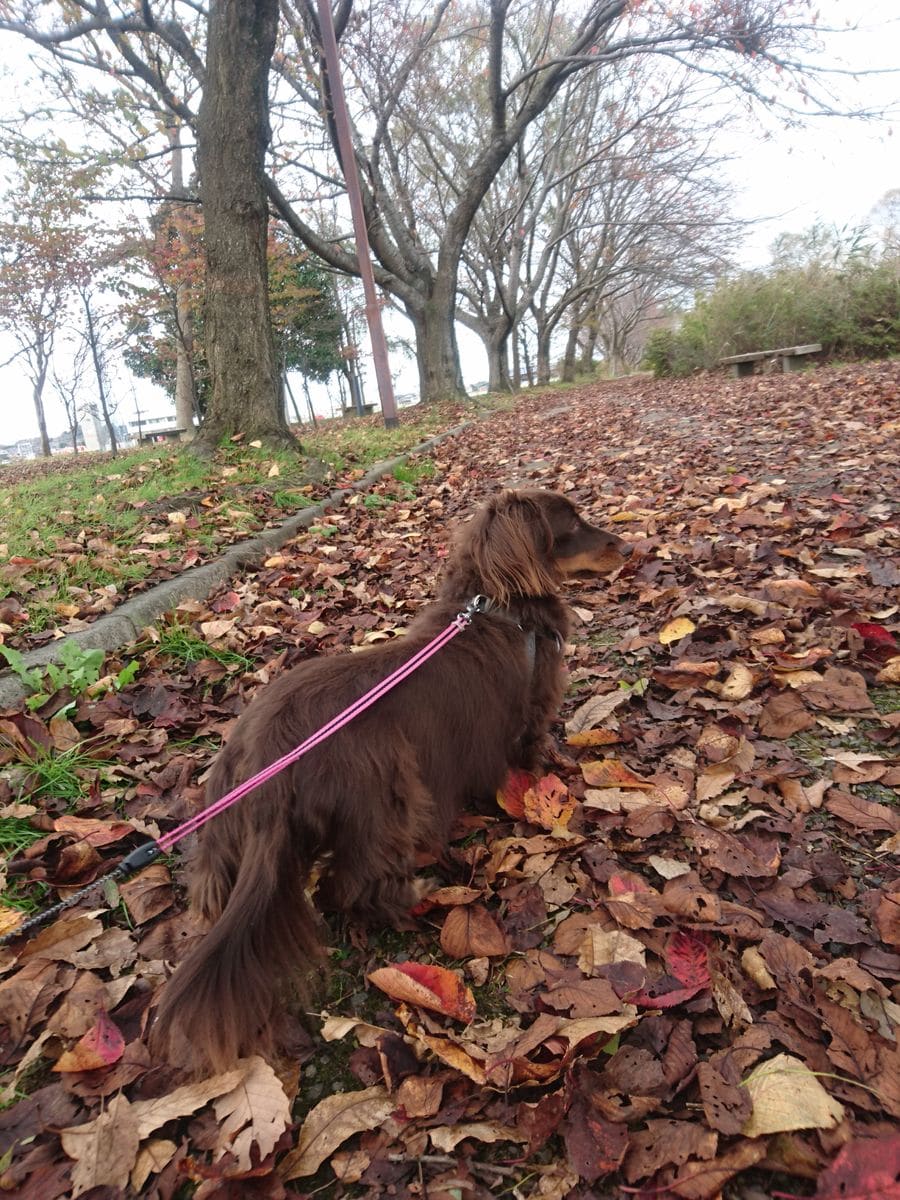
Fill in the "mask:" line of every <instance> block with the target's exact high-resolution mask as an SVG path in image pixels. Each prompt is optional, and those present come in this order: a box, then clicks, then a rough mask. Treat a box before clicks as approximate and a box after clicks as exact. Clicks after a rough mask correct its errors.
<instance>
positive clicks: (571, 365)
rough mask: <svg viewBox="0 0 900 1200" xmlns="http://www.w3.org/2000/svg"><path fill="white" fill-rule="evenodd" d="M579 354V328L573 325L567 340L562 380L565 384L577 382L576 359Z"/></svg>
mask: <svg viewBox="0 0 900 1200" xmlns="http://www.w3.org/2000/svg"><path fill="white" fill-rule="evenodd" d="M577 354H578V326H577V325H573V326H572V327H571V328H570V330H569V336H568V338H567V339H566V352H565V354H564V355H563V368H562V379H563V382H564V383H574V382H575V357H576V355H577Z"/></svg>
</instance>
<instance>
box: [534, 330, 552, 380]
mask: <svg viewBox="0 0 900 1200" xmlns="http://www.w3.org/2000/svg"><path fill="white" fill-rule="evenodd" d="M552 333H553V330H552V329H550V328H549V327H548V326H544V325H538V331H537V381H538V387H543V386H544V385H545V384H548V383H549V382H550V337H551V335H552Z"/></svg>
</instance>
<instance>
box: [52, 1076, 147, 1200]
mask: <svg viewBox="0 0 900 1200" xmlns="http://www.w3.org/2000/svg"><path fill="white" fill-rule="evenodd" d="M59 1136H60V1141H61V1143H62V1148H63V1150H65V1152H66V1154H68V1156H69V1158H74V1159H75V1166H74V1167H73V1168H72V1196H73V1197H76V1196H80V1195H82V1194H83V1193H84V1192H89V1191H90V1190H91V1189H92V1188H96V1187H112V1188H120V1189H124V1188H125V1186H126V1185H127V1183H128V1177H129V1175H130V1174H131V1170H132V1168H133V1167H134V1164H135V1160H136V1158H137V1153H138V1147H139V1145H140V1136H139V1133H138V1124H137V1119H136V1117H135V1114H134V1113H133V1112H132V1108H131V1104H130V1103H129V1102H128V1100H127V1099H126V1098H125V1097H124V1096H113V1098H112V1099H111V1100H110V1102H109V1104H108V1106H107V1108H106V1110H105V1112H102V1113H101V1114H100V1116H99V1117H96V1118H95V1119H94V1120H93V1121H87V1122H86V1123H85V1124H84V1125H75V1126H70V1127H69V1128H68V1129H62V1130H60V1135H59Z"/></svg>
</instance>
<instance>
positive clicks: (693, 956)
mask: <svg viewBox="0 0 900 1200" xmlns="http://www.w3.org/2000/svg"><path fill="white" fill-rule="evenodd" d="M666 966H667V967H668V969H669V972H670V974H671V975H672V976H673V977H674V978H675V979H677V980H678V982H679V983H683V984H684V987H680V988H672V989H671V990H669V991H667V992H660V993H659V994H658V995H655V994H654V993H653V990H652V989H651V990H649V991H643V992H638V994H637V995H636V996H634V997H632V999H633V1001H634V1003H635V1004H637V1005H638V1006H639V1007H641V1008H674V1007H675V1005H676V1004H684V1003H685V1001H687V1000H692V999H693V998H694V996H696V995H697V993H698V992H702V991H703V989H704V988H705V987H709V984H710V977H709V952H708V948H707V943H706V940H705V938H703V937H702V935H700V934H695V933H685V932H683V931H682V930H679V931H678V933H676V934H674V935H673V936H672V938H671V939H670V940H669V944H668V946H667V947H666ZM662 982H663V981H662V980H661V981H660V983H662Z"/></svg>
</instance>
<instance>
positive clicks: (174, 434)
mask: <svg viewBox="0 0 900 1200" xmlns="http://www.w3.org/2000/svg"><path fill="white" fill-rule="evenodd" d="M183 433H184V430H183V429H147V430H146V431H144V432H142V433H141V437H140V444H141V445H142V446H154V445H156V444H157V443H159V442H176V441H180V440H181V435H182V434H183Z"/></svg>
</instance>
